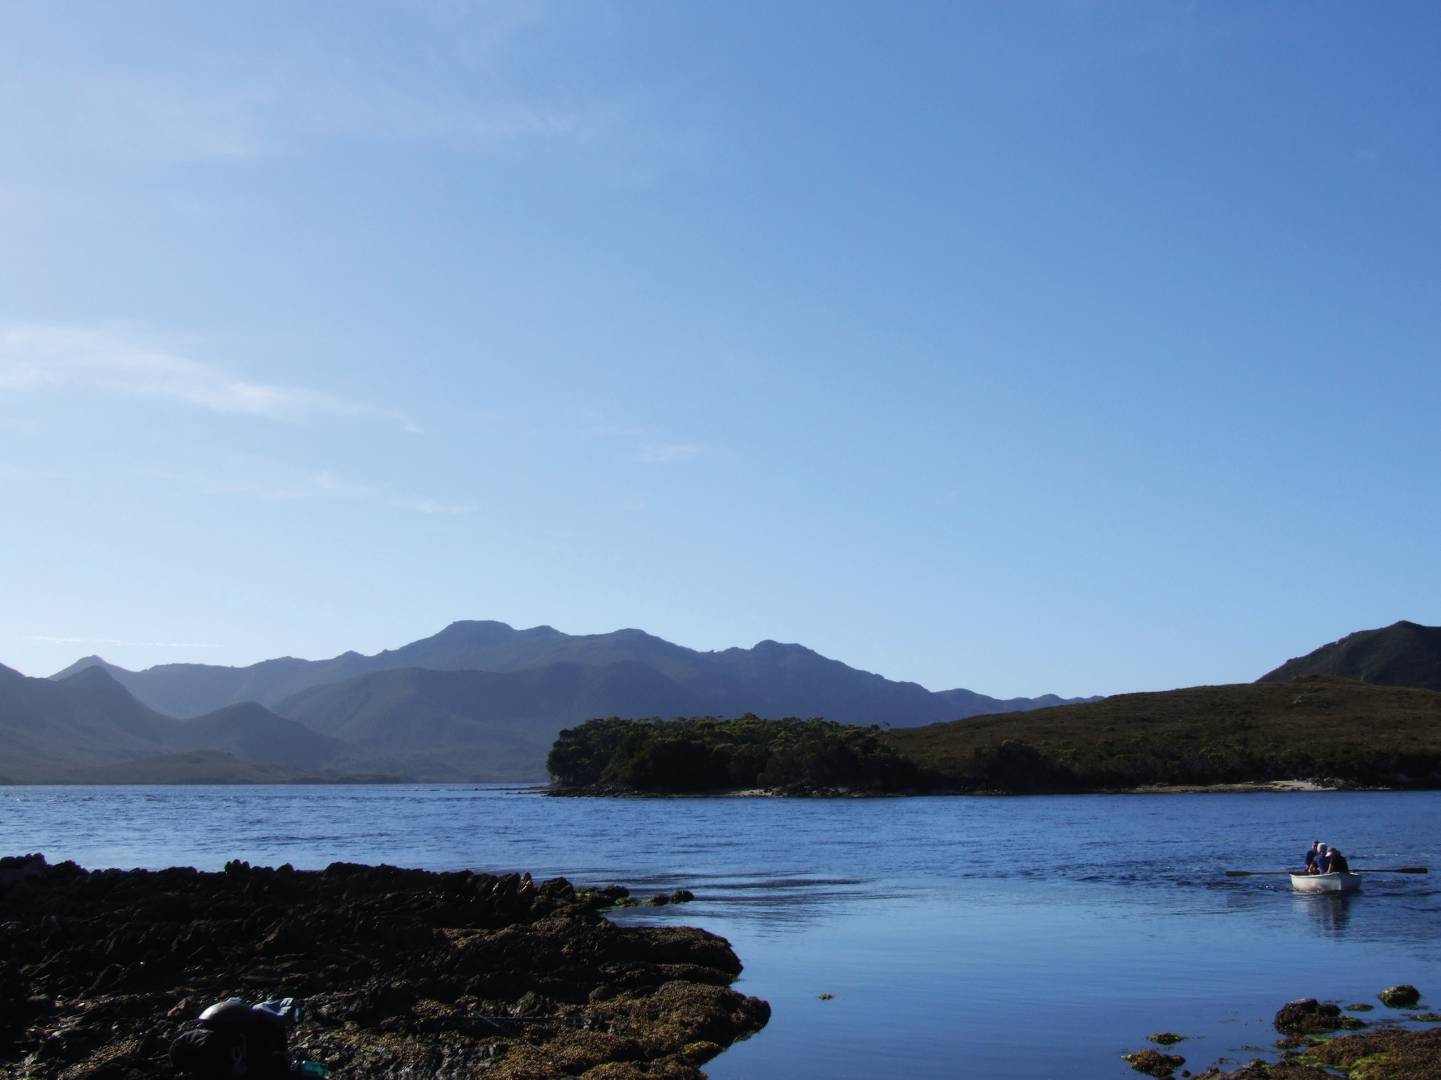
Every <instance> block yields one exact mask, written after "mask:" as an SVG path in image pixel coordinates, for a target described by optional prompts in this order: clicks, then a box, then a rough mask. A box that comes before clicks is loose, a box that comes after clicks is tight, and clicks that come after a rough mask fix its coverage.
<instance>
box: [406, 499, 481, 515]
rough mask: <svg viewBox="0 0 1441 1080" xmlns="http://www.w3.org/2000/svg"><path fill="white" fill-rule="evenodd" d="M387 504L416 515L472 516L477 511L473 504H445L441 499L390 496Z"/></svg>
mask: <svg viewBox="0 0 1441 1080" xmlns="http://www.w3.org/2000/svg"><path fill="white" fill-rule="evenodd" d="M389 502H390V505H391V506H394V507H395V508H396V509H398V510H414V511H415V512H416V513H417V514H441V515H456V514H473V513H475V512H476V510H478V509H479V508H478V507H477V506H476V505H475V504H474V503H462V502H446V501H445V500H443V499H427V498H424V497H415V496H408V495H406V496H396V495H392V496H390V498H389Z"/></svg>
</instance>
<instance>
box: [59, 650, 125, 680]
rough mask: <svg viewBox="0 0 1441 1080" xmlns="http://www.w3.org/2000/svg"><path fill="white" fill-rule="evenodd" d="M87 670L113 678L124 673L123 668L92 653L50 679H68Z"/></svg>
mask: <svg viewBox="0 0 1441 1080" xmlns="http://www.w3.org/2000/svg"><path fill="white" fill-rule="evenodd" d="M87 670H98V671H104V672H106V673H108V674H110V675H111V676H115V677H118V676H119V675H123V674H125V673H126V671H125V669H124V668H122V667H120V666H118V665H116V664H112V663H110V661H108V660H106V659H105V658H104V657H103V656H96V655H95V654H94V653H92V654H91V655H89V656H82V657H81V658H80V659H79V660H76V661H75V663H73V664H71V665H70V666H69V667H66V668H62V669H61V670H60V671H57V672H56V673H55V674H54V675H51V676H50V677H51V678H52V679H68V678H71V677H72V676H74V675H78V674H79V673H80V672H82V671H87Z"/></svg>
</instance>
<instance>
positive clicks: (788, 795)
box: [534, 780, 1437, 799]
mask: <svg viewBox="0 0 1441 1080" xmlns="http://www.w3.org/2000/svg"><path fill="white" fill-rule="evenodd" d="M534 790H536V791H537V792H538V793H540V794H544V795H549V796H552V797H554V798H575V799H605V798H612V799H913V798H925V797H937V796H940V797H946V798H966V797H970V798H983V799H995V798H1018V797H1021V796H1026V797H1032V796H1041V797H1051V796H1057V795H1247V794H1263V793H1268V792H1288V793H1302V794H1310V793H1315V792H1336V791H1397V790H1405V791H1435V790H1437V789H1436V788H1402V789H1398V788H1394V787H1385V786H1374V787H1368V786H1363V785H1358V784H1341V783H1324V782H1321V781H1316V780H1256V781H1248V782H1245V783H1233V784H1143V785H1140V786H1138V787H1129V788H1088V789H1084V790H1079V789H1078V790H1074V791H983V790H974V791H963V790H959V789H955V788H938V789H935V790H915V791H886V792H882V791H853V790H848V789H845V788H814V789H808V790H803V791H787V790H781V789H776V788H718V789H716V790H713V791H645V790H641V789H637V788H617V787H577V788H537V789H534Z"/></svg>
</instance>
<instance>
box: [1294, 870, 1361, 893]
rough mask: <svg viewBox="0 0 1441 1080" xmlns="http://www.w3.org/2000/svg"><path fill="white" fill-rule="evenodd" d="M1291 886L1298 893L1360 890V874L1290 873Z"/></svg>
mask: <svg viewBox="0 0 1441 1080" xmlns="http://www.w3.org/2000/svg"><path fill="white" fill-rule="evenodd" d="M1291 888H1293V889H1295V890H1296V891H1297V892H1299V893H1347V892H1360V891H1361V875H1360V874H1353V873H1349V872H1348V873H1344V874H1292V875H1291Z"/></svg>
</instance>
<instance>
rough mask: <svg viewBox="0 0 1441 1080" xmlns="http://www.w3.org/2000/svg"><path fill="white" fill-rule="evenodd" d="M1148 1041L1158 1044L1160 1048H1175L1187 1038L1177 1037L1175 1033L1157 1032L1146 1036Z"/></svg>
mask: <svg viewBox="0 0 1441 1080" xmlns="http://www.w3.org/2000/svg"><path fill="white" fill-rule="evenodd" d="M1146 1039H1147V1041H1149V1042H1153V1043H1156V1044H1157V1045H1158V1046H1175V1045H1176V1043H1178V1042H1185V1041H1186V1036H1184V1035H1177V1034H1176V1033H1175V1032H1174V1031H1157V1032H1155V1033H1153V1034H1151V1035H1147V1036H1146Z"/></svg>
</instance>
